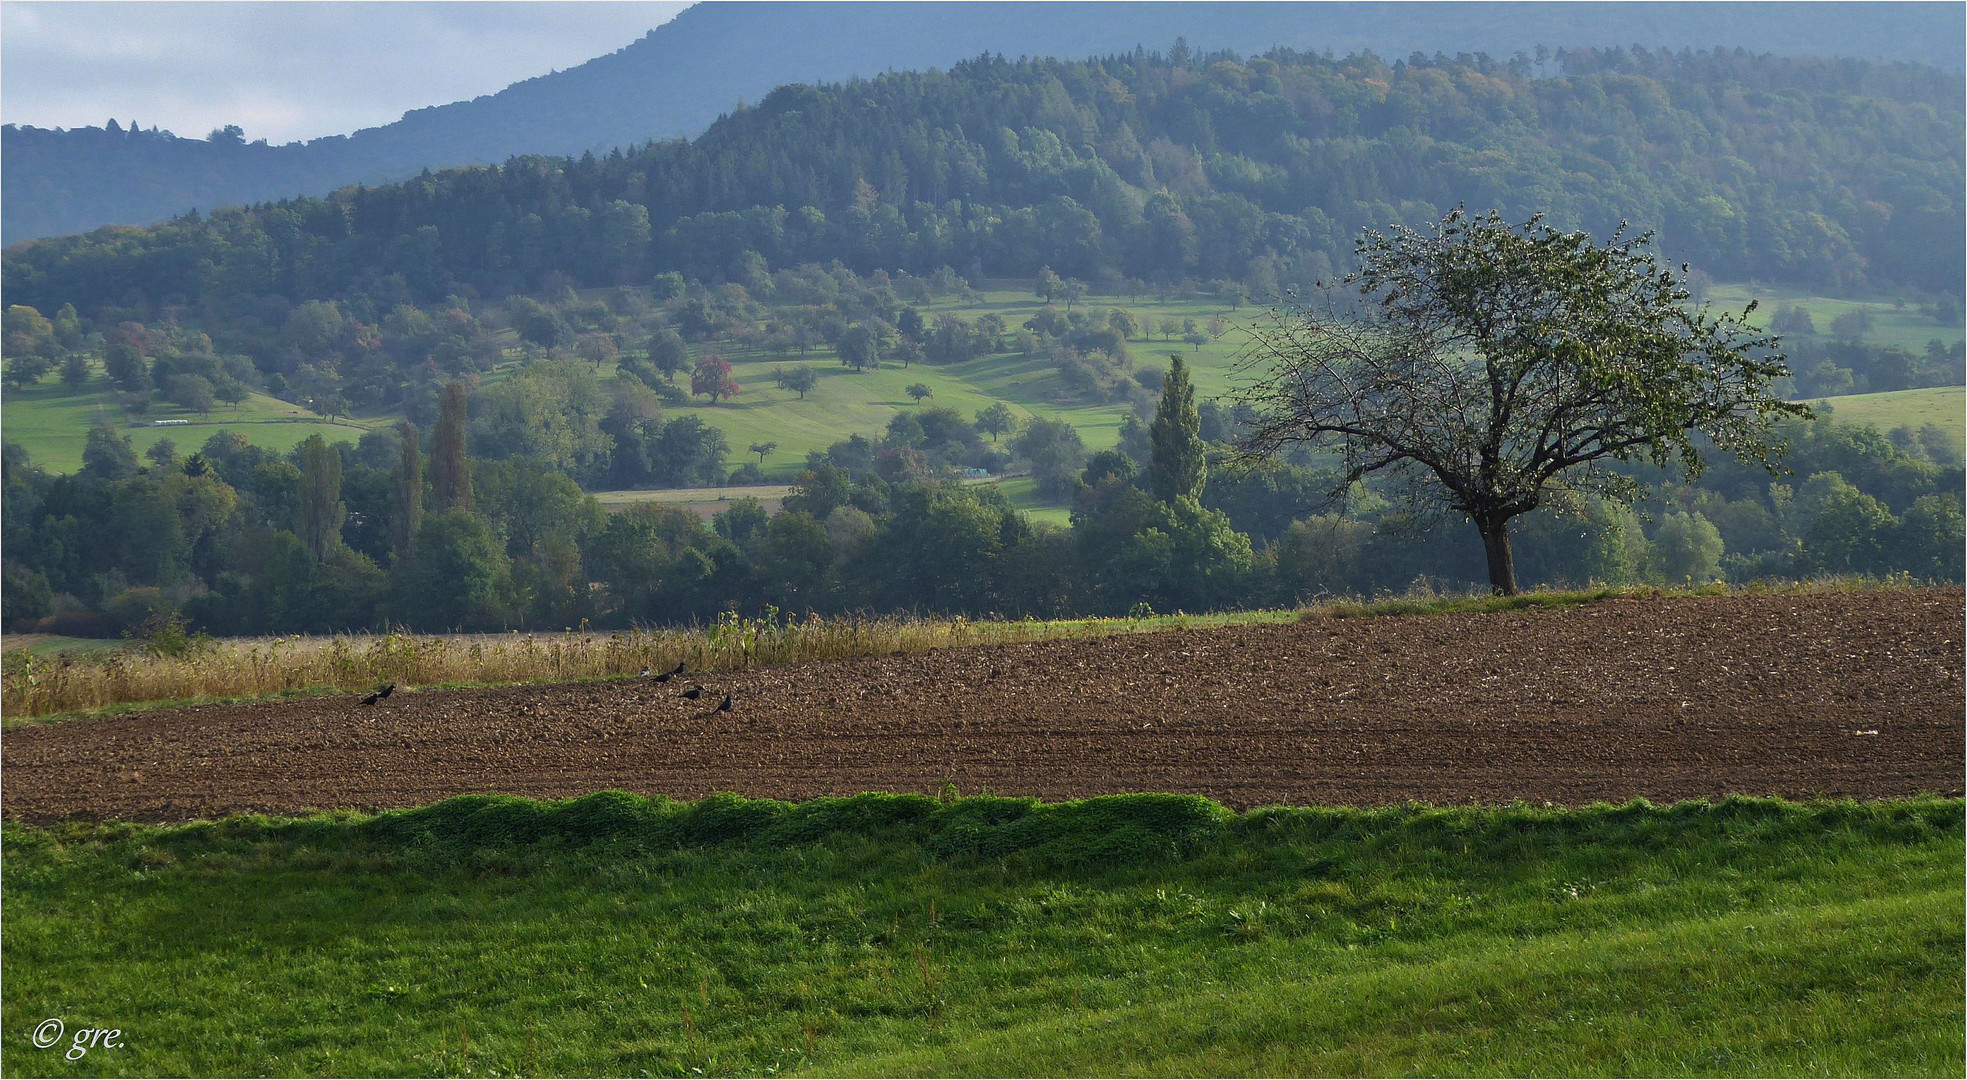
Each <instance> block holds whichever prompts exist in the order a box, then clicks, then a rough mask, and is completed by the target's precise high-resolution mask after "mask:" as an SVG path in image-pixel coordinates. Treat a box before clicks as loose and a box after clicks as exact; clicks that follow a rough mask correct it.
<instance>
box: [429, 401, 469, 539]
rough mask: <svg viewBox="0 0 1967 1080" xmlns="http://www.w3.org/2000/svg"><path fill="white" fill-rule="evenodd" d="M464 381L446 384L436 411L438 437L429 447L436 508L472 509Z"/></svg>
mask: <svg viewBox="0 0 1967 1080" xmlns="http://www.w3.org/2000/svg"><path fill="white" fill-rule="evenodd" d="M464 402H465V389H464V384H463V383H455V382H454V383H452V384H450V385H449V386H446V387H445V388H444V400H443V403H442V404H441V405H439V407H438V411H437V437H436V441H435V442H434V443H433V444H432V446H431V448H430V486H431V493H432V494H433V495H434V496H435V497H436V502H437V510H438V512H439V513H442V512H443V511H446V510H469V509H471V471H470V470H471V466H470V464H469V463H468V462H466V460H465V456H464V421H465V416H464Z"/></svg>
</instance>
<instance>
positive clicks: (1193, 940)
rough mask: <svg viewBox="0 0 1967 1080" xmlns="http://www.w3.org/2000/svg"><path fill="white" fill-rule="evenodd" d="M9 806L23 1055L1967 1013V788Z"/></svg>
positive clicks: (1827, 1030) (484, 1052) (1708, 1037)
mask: <svg viewBox="0 0 1967 1080" xmlns="http://www.w3.org/2000/svg"><path fill="white" fill-rule="evenodd" d="M3 835H4V841H5V860H6V868H7V873H6V875H5V877H4V879H0V894H4V899H5V905H6V911H7V949H6V955H5V976H6V978H5V980H4V984H0V995H4V1005H5V1009H6V1014H7V1016H8V1018H9V1019H8V1024H7V1030H6V1031H5V1033H4V1034H0V1039H4V1049H5V1056H4V1069H5V1071H6V1072H7V1073H8V1074H10V1075H41V1076H124V1075H160V1074H199V1075H266V1074H284V1075H344V1076H346V1075H514V1074H526V1075H557V1074H578V1075H604V1076H617V1075H619V1076H644V1075H654V1076H717V1075H731V1074H742V1075H753V1076H776V1075H791V1074H814V1075H866V1076H881V1075H948V1074H954V1075H998V1076H1013V1075H1031V1074H1052V1075H1086V1074H1092V1075H1143V1074H1144V1075H1192V1074H1200V1075H1339V1074H1346V1075H1352V1074H1365V1075H1393V1074H1436V1075H1439V1074H1453V1075H1470V1074H1510V1075H1524V1076H1529V1075H1573V1076H1603V1075H1634V1074H1638V1075H1710V1074H1730V1075H1765V1076H1768V1075H1792V1074H1831V1075H1847V1076H1858V1075H1899V1076H1926V1075H1959V1073H1960V1070H1961V1063H1962V1058H1963V1036H1962V1033H1963V1030H1964V1029H1967V1022H1964V1021H1967V1017H1963V1008H1962V1000H1963V980H1962V966H1961V962H1960V958H1961V955H1962V949H1963V916H1962V905H1963V892H1962V881H1961V874H1960V865H1961V861H1962V858H1963V836H1962V804H1961V802H1959V801H1958V800H1915V801H1910V802H1893V803H1867V804H1857V803H1848V802H1847V803H1824V804H1788V803H1781V802H1775V801H1761V800H1745V799H1729V800H1727V801H1724V802H1720V803H1713V804H1710V803H1690V804H1682V805H1677V806H1672V807H1655V806H1649V805H1646V804H1643V803H1634V804H1629V805H1625V806H1618V807H1610V806H1598V807H1591V808H1586V809H1579V810H1563V809H1538V808H1532V807H1528V806H1523V805H1516V806H1510V807H1502V808H1492V809H1477V808H1459V809H1429V808H1426V807H1408V808H1394V809H1382V810H1347V809H1316V808H1303V809H1269V810H1257V811H1251V812H1247V813H1242V814H1235V813H1232V812H1230V811H1228V810H1226V809H1224V808H1223V807H1220V806H1218V805H1215V804H1213V803H1210V802H1208V801H1206V800H1203V799H1199V798H1194V797H1188V796H1176V795H1138V796H1118V797H1111V798H1104V799H1093V800H1087V801H1084V802H1077V803H1064V804H1055V805H1040V804H1037V803H1035V802H1033V801H1030V800H1020V799H1003V798H993V797H989V796H976V797H968V798H957V797H954V793H953V792H946V793H945V794H944V796H943V797H942V798H940V799H938V798H933V797H929V796H923V795H913V796H910V795H863V796H858V797H855V798H851V799H823V800H817V801H814V802H809V803H803V804H787V803H776V802H763V801H747V800H744V799H741V798H738V797H736V796H716V797H713V798H710V799H706V800H703V801H701V802H697V803H694V804H682V803H670V802H665V801H663V800H660V799H657V800H648V799H642V798H640V797H637V796H631V795H627V794H623V793H620V792H613V793H603V794H599V795H594V796H589V797H587V798H584V799H580V800H575V801H572V802H567V803H558V804H540V803H534V802H529V801H526V800H519V799H509V798H497V797H469V798H461V799H454V800H451V801H448V802H445V803H441V804H438V805H436V806H432V807H427V808H424V809H420V810H412V811H402V812H394V813H388V814H383V815H380V816H374V817H364V816H359V815H334V816H324V817H316V818H306V819H262V818H234V819H228V820H225V821H221V822H217V823H196V824H190V825H178V826H161V827H159V826H135V825H126V824H113V823H112V824H85V823H70V824H64V825H58V826H50V827H36V826H26V825H21V824H18V823H8V824H7V825H6V826H5V828H4V834H3ZM44 1019H56V1020H59V1021H61V1022H62V1024H63V1025H64V1027H65V1033H64V1036H63V1038H62V1039H61V1040H60V1041H58V1042H57V1043H56V1046H55V1047H53V1048H49V1049H41V1048H38V1047H36V1046H35V1045H34V1044H33V1043H32V1042H31V1038H32V1033H33V1031H34V1030H35V1028H34V1026H35V1025H36V1024H38V1023H41V1022H42V1021H43V1020H44ZM102 1028H116V1029H118V1030H119V1035H118V1037H117V1038H116V1040H115V1041H117V1042H119V1043H120V1044H121V1045H120V1046H115V1047H108V1046H100V1045H99V1046H96V1047H94V1048H88V1047H86V1046H85V1047H84V1050H83V1053H82V1054H81V1055H80V1056H79V1058H78V1059H77V1060H73V1061H71V1060H67V1059H66V1057H65V1055H66V1053H68V1050H67V1048H68V1047H70V1046H71V1045H73V1042H72V1040H73V1039H74V1037H75V1033H76V1032H78V1031H87V1030H90V1029H102ZM83 1038H84V1040H85V1042H86V1041H87V1036H86V1035H85V1036H83Z"/></svg>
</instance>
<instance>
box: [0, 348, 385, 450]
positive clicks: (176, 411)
mask: <svg viewBox="0 0 1967 1080" xmlns="http://www.w3.org/2000/svg"><path fill="white" fill-rule="evenodd" d="M99 416H101V417H108V418H109V419H110V420H112V421H114V422H115V423H116V424H117V427H118V428H119V430H121V431H122V433H123V434H125V435H128V436H129V437H130V443H131V445H132V446H134V447H135V448H136V452H137V454H138V455H139V456H141V455H142V454H143V452H144V451H146V450H148V449H150V448H151V447H152V446H154V445H156V444H157V442H158V441H159V440H162V439H169V440H171V443H172V445H174V446H176V447H177V450H178V453H179V455H185V454H190V453H191V452H192V451H194V450H197V449H198V448H199V447H200V446H203V445H204V444H205V440H207V439H210V438H211V437H212V436H213V435H215V434H217V433H219V432H221V431H236V432H238V433H239V434H241V435H244V436H245V437H246V440H247V441H248V442H251V443H253V444H254V445H256V446H264V447H267V448H268V449H271V450H280V451H286V450H291V449H293V448H294V447H296V446H299V445H300V444H301V443H303V442H305V441H306V440H307V438H308V436H310V435H317V434H318V435H320V436H322V437H323V438H326V439H327V440H328V441H330V442H338V441H347V442H354V441H356V440H357V439H360V438H361V437H362V433H363V432H365V431H367V430H368V429H369V427H370V426H371V425H372V424H374V423H378V422H380V421H364V420H350V419H347V418H345V417H344V418H342V419H340V420H336V421H333V422H330V421H329V420H328V418H327V417H325V416H322V415H320V414H319V413H315V412H311V411H309V410H308V409H305V408H303V407H301V406H299V405H294V404H290V403H288V402H285V401H281V400H280V399H278V398H275V397H270V396H268V395H266V394H254V395H253V396H252V397H250V398H247V399H246V400H245V401H243V402H241V403H240V404H239V407H238V408H237V409H234V408H233V407H232V406H230V405H219V406H217V407H215V408H214V409H213V410H212V411H211V412H210V413H209V414H207V415H205V416H200V415H198V414H197V413H194V412H189V411H187V410H185V409H182V408H179V407H178V406H176V405H171V404H164V403H160V404H156V405H152V406H151V408H150V411H149V412H147V413H145V414H144V416H143V418H142V419H141V420H138V421H132V420H128V419H125V418H124V416H123V411H122V409H120V408H119V407H118V406H117V404H116V396H115V394H114V392H113V391H111V390H110V389H109V387H108V385H107V384H106V383H105V382H104V380H103V378H102V376H101V373H100V371H98V372H96V373H95V374H94V376H93V378H92V379H91V381H90V383H89V385H88V386H85V387H84V388H83V389H82V390H81V391H79V392H75V393H71V392H70V391H69V390H68V388H66V387H64V386H63V385H62V384H61V383H60V382H59V381H57V380H56V379H55V378H54V377H53V376H49V377H46V378H44V379H42V380H41V382H39V383H37V384H35V385H33V386H29V387H26V388H23V389H15V388H12V387H9V388H8V389H7V391H6V393H5V394H4V396H0V431H4V432H5V434H6V437H7V438H8V439H10V440H12V441H13V442H17V443H19V444H20V445H21V446H23V447H24V448H26V450H27V453H28V456H29V458H30V459H31V460H33V462H34V463H35V464H36V465H39V466H41V467H42V468H44V469H47V470H48V471H50V472H59V473H68V472H75V471H77V470H79V469H80V468H81V467H82V447H83V444H84V443H85V442H86V441H87V439H88V434H89V427H90V425H92V424H94V423H95V422H96V418H97V417H99ZM158 420H183V421H185V423H183V424H172V425H169V426H167V427H158V426H157V425H156V423H155V421H158Z"/></svg>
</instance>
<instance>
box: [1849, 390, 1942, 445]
mask: <svg viewBox="0 0 1967 1080" xmlns="http://www.w3.org/2000/svg"><path fill="white" fill-rule="evenodd" d="M1811 404H1812V405H1828V406H1830V409H1831V418H1832V419H1833V420H1836V421H1838V422H1840V423H1847V424H1870V425H1871V426H1872V427H1875V428H1877V429H1878V430H1880V431H1890V430H1892V429H1893V428H1895V427H1900V426H1902V425H1903V426H1908V427H1911V428H1913V429H1914V430H1918V429H1919V428H1920V427H1921V426H1922V425H1925V424H1938V425H1940V426H1941V427H1943V428H1945V429H1946V430H1948V431H1951V432H1953V437H1954V438H1955V439H1956V440H1961V441H1967V387H1959V386H1935V387H1931V388H1929V389H1925V390H1895V391H1892V392H1891V393H1888V394H1847V395H1845V396H1843V397H1833V398H1818V399H1817V400H1816V401H1813V402H1811Z"/></svg>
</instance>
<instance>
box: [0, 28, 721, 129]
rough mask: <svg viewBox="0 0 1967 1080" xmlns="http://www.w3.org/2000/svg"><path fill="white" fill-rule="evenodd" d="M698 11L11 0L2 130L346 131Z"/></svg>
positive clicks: (556, 65) (534, 71) (3, 44)
mask: <svg viewBox="0 0 1967 1080" xmlns="http://www.w3.org/2000/svg"><path fill="white" fill-rule="evenodd" d="M686 6H688V5H687V4H686V3H684V2H682V0H671V2H660V0H656V2H641V0H635V2H616V3H584V2H583V3H575V2H567V3H557V2H556V3H517V2H514V3H260V2H253V3H83V2H68V0H53V2H47V0H5V2H0V122H5V123H13V124H33V125H35V126H37V127H84V126H89V125H99V124H101V123H103V121H105V120H108V119H110V118H111V117H114V118H115V119H116V120H117V121H118V122H119V123H121V124H123V125H124V126H126V127H127V126H128V125H129V123H130V121H132V120H135V121H137V122H138V123H140V124H142V125H143V126H144V127H145V128H149V127H151V126H153V125H155V126H157V127H161V128H164V129H165V130H167V131H175V132H176V133H178V134H179V135H182V136H185V137H188V138H202V137H203V136H204V135H205V133H206V132H208V131H211V130H212V129H213V128H216V127H221V126H223V125H225V124H238V125H239V126H240V127H242V128H245V129H246V138H247V139H248V140H252V139H267V140H268V141H270V142H273V143H284V142H290V141H293V140H295V139H312V138H315V137H318V136H321V135H345V134H347V133H349V132H351V131H354V130H356V129H358V128H365V127H374V126H376V125H378V124H387V123H390V122H391V121H394V120H396V119H397V118H398V117H400V116H402V115H403V113H404V112H405V111H407V110H410V109H417V108H422V107H424V106H427V105H441V104H444V103H446V102H451V101H458V100H461V99H465V98H472V97H477V96H478V95H480V94H491V93H496V92H497V91H499V90H502V89H504V88H505V87H506V86H508V85H510V84H512V83H514V82H517V81H519V80H521V79H528V78H531V77H533V76H535V75H544V74H546V73H547V72H549V71H554V70H557V69H563V68H569V67H574V66H576V65H578V64H580V63H582V62H584V61H586V60H589V59H592V58H593V57H596V56H599V55H601V54H603V53H609V52H613V51H614V50H616V49H619V48H621V47H622V46H624V45H627V44H628V43H630V42H632V41H634V40H635V39H636V38H639V37H641V36H642V35H643V34H645V33H648V32H649V31H650V30H653V29H654V28H655V27H657V26H658V25H660V24H662V23H664V22H666V21H668V20H669V19H670V17H671V16H673V15H675V14H676V13H677V12H678V11H681V10H682V9H683V8H685V7H686Z"/></svg>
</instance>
